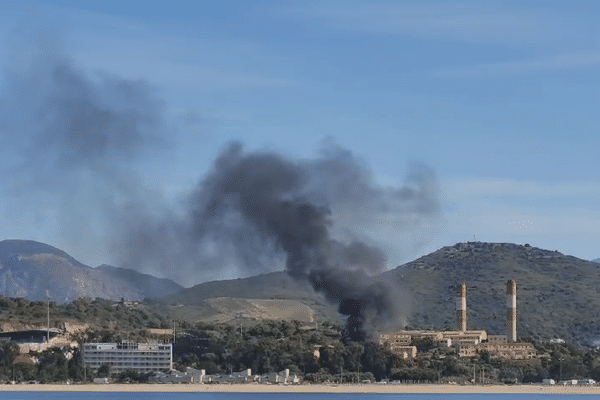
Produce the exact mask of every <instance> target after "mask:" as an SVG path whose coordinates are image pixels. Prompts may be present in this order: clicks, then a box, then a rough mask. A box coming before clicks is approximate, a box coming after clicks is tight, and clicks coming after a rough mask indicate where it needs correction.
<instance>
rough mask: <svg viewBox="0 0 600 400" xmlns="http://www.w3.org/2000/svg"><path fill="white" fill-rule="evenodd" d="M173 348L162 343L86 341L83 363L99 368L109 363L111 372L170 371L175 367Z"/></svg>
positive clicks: (94, 368)
mask: <svg viewBox="0 0 600 400" xmlns="http://www.w3.org/2000/svg"><path fill="white" fill-rule="evenodd" d="M172 350H173V348H172V347H171V345H170V344H162V343H134V342H125V341H123V342H121V343H86V344H84V345H83V364H84V365H85V366H86V367H87V368H90V369H92V370H98V368H100V367H101V366H102V365H104V364H107V365H108V366H109V367H110V371H111V372H123V371H128V370H130V371H135V372H158V371H169V370H171V369H172V367H173V351H172Z"/></svg>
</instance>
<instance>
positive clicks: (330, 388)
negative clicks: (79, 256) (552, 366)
mask: <svg viewBox="0 0 600 400" xmlns="http://www.w3.org/2000/svg"><path fill="white" fill-rule="evenodd" d="M27 391H32V392H33V391H35V392H46V391H47V392H190V393H193V392H207V393H209V392H214V393H218V392H224V393H225V392H234V393H235V392H239V393H261V392H263V393H440V394H443V393H515V394H516V393H524V394H533V393H538V394H596V395H600V386H556V385H555V386H542V385H485V386H481V385H475V386H473V385H464V386H463V385H436V384H407V385H379V384H364V385H308V384H303V385H263V384H261V385H258V384H233V385H228V384H206V385H205V384H96V385H92V384H88V385H79V384H73V385H53V384H50V385H43V384H32V385H0V392H27Z"/></svg>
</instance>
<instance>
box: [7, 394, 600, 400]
mask: <svg viewBox="0 0 600 400" xmlns="http://www.w3.org/2000/svg"><path fill="white" fill-rule="evenodd" d="M582 398H583V399H597V398H600V396H598V395H581V394H532V393H529V394H523V393H519V394H510V393H503V394H471V393H469V394H461V393H452V394H439V393H432V394H428V393H385V394H377V393H256V392H252V393H241V392H240V393H233V392H229V393H202V392H195V393H178V392H139V393H136V392H4V393H1V392H0V399H23V400H25V399H27V400H37V399H57V400H58V399H61V400H62V399H66V400H75V399H86V400H88V399H90V400H103V399H109V400H159V399H160V400H163V399H174V400H191V399H195V400H213V399H214V400H239V399H244V400H246V399H247V400H276V399H284V400H393V399H411V400H458V399H466V400H501V399H510V400H529V399H539V400H567V399H569V400H575V399H582Z"/></svg>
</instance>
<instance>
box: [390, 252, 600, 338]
mask: <svg viewBox="0 0 600 400" xmlns="http://www.w3.org/2000/svg"><path fill="white" fill-rule="evenodd" d="M381 277H382V278H384V279H386V280H391V281H394V282H397V284H398V286H399V287H401V288H403V290H406V291H409V292H410V293H411V297H412V299H413V301H412V304H411V305H410V307H409V312H408V315H407V316H406V319H407V321H408V324H409V325H410V326H413V327H421V328H434V329H456V326H457V325H456V321H455V319H454V311H455V303H456V297H457V287H458V285H459V284H460V283H461V282H466V283H467V292H468V294H467V309H468V321H469V323H468V326H469V329H485V330H487V331H488V332H489V333H492V334H493V333H500V334H501V333H505V332H506V317H505V315H506V314H505V313H506V311H505V310H506V308H505V307H506V297H505V296H506V295H505V291H506V282H507V280H509V279H515V280H516V281H517V291H518V296H517V310H518V335H519V336H528V337H532V338H536V339H549V338H563V339H567V340H571V341H576V342H579V343H581V344H584V345H588V346H596V345H597V344H598V343H600V341H599V340H600V266H599V265H598V264H597V263H594V262H591V261H586V260H581V259H578V258H576V257H572V256H568V255H564V254H561V253H559V252H558V251H550V250H543V249H539V248H536V247H531V246H529V245H516V244H511V243H482V242H469V243H458V244H456V245H454V246H448V247H443V248H442V249H440V250H438V251H436V252H434V253H431V254H429V255H426V256H423V257H421V258H419V259H417V260H415V261H412V262H409V263H407V264H404V265H402V266H399V267H398V268H396V269H394V270H392V271H388V272H385V273H383V274H381Z"/></svg>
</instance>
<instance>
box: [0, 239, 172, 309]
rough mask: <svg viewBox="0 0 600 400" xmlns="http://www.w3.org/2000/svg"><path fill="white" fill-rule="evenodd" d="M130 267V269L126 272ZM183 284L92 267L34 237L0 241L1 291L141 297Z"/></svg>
mask: <svg viewBox="0 0 600 400" xmlns="http://www.w3.org/2000/svg"><path fill="white" fill-rule="evenodd" d="M127 271H131V272H127ZM180 289H183V287H181V286H179V285H177V284H176V283H175V282H172V281H170V280H161V279H159V278H156V277H153V276H151V275H147V274H142V273H139V272H136V271H132V270H125V269H123V268H117V267H110V266H101V268H92V267H89V266H87V265H85V264H82V263H80V262H79V261H77V260H76V259H74V258H73V257H71V256H70V255H68V254H67V253H66V252H64V251H62V250H60V249H57V248H56V247H53V246H50V245H48V244H45V243H40V242H36V241H33V240H21V239H8V240H3V241H0V294H1V295H3V296H5V297H25V298H28V299H30V300H34V301H39V300H45V299H46V297H47V295H49V296H50V298H51V299H52V300H53V301H58V302H61V303H62V302H69V301H71V300H74V299H76V298H79V297H91V298H96V297H101V298H106V299H112V300H119V299H121V298H123V299H127V300H142V299H144V298H146V297H156V296H160V295H166V294H168V293H172V292H173V291H174V290H180Z"/></svg>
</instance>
